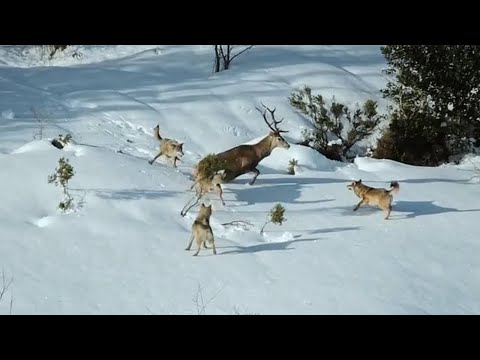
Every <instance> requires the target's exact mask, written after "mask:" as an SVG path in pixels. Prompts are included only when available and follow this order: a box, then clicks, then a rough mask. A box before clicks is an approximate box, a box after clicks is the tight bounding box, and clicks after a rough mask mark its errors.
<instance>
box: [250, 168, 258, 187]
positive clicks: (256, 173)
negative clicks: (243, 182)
mask: <svg viewBox="0 0 480 360" xmlns="http://www.w3.org/2000/svg"><path fill="white" fill-rule="evenodd" d="M251 172H253V173H255V176H254V177H253V179H252V180H251V181H250V182H249V184H250V185H253V184H254V183H255V180H257V177H258V175H260V170H258V169H257V168H255V169H253V170H252V171H251Z"/></svg>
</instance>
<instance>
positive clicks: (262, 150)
mask: <svg viewBox="0 0 480 360" xmlns="http://www.w3.org/2000/svg"><path fill="white" fill-rule="evenodd" d="M272 150H273V148H272V138H271V137H270V136H266V137H265V138H263V139H262V140H260V142H258V143H257V145H256V146H255V152H256V153H257V156H258V158H259V160H262V159H264V158H266V157H267V156H269V155H270V154H271V153H272Z"/></svg>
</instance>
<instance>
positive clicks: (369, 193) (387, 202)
mask: <svg viewBox="0 0 480 360" xmlns="http://www.w3.org/2000/svg"><path fill="white" fill-rule="evenodd" d="M347 187H348V189H349V190H353V192H354V193H355V195H357V196H358V197H359V198H360V199H361V200H360V202H359V203H358V204H357V206H355V208H354V209H353V211H357V210H358V209H359V208H360V206H362V205H376V206H378V207H379V208H380V209H382V210H383V211H384V213H385V220H387V219H388V217H389V216H390V212H391V211H392V201H393V196H392V194H394V193H397V192H398V191H399V189H400V185H399V184H398V182H396V181H393V182H392V183H390V190H387V189H381V188H372V187H370V186H367V185H363V184H362V180H361V179H360V180H359V181H353V182H352V183H351V184H350V185H348V186H347Z"/></svg>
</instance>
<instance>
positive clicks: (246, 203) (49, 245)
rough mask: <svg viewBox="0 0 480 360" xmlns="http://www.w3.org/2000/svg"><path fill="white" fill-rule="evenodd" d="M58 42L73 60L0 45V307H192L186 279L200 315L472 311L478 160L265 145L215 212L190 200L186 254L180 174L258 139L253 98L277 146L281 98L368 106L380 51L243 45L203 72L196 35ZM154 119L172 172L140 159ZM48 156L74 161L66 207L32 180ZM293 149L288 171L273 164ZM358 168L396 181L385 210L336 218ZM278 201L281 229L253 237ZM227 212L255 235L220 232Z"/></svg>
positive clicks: (174, 310)
mask: <svg viewBox="0 0 480 360" xmlns="http://www.w3.org/2000/svg"><path fill="white" fill-rule="evenodd" d="M74 50H75V51H80V52H81V53H82V54H83V56H82V57H81V58H80V59H73V58H71V56H70V57H69V56H66V55H61V56H59V58H58V59H54V60H52V61H48V62H45V61H44V60H41V59H39V57H38V56H36V55H35V53H34V50H32V49H24V48H21V47H19V46H18V47H11V46H2V47H0V90H1V92H2V96H0V168H1V169H2V173H1V177H0V179H1V184H2V186H1V187H0V198H1V199H2V201H1V202H0V267H2V268H3V269H4V272H5V274H6V277H7V278H11V277H13V280H14V281H13V283H12V285H11V286H10V287H9V289H8V290H7V291H6V293H5V294H4V297H3V299H2V301H1V302H0V313H2V314H3V313H9V306H10V299H11V298H12V297H13V301H12V304H13V306H12V313H13V314H149V313H155V314H197V313H198V312H202V313H203V311H200V307H201V305H199V303H201V300H198V299H199V298H200V297H197V295H198V293H199V290H198V287H199V286H200V287H202V289H203V290H202V291H201V294H202V295H203V298H204V302H208V300H210V299H211V301H210V302H209V303H208V305H207V306H206V308H205V309H204V312H205V313H207V314H233V313H235V312H240V313H256V314H447V313H459V314H471V313H479V310H480V305H479V304H480V302H479V300H480V281H479V280H480V266H479V265H480V261H479V258H478V255H477V254H478V253H479V250H480V249H479V244H480V237H479V231H478V225H477V223H476V222H478V218H479V211H480V203H479V201H478V199H479V195H480V185H479V184H478V177H477V178H472V176H473V173H472V172H471V171H469V170H470V169H471V168H472V166H473V165H472V164H474V163H476V164H477V166H480V161H479V159H478V158H476V157H471V159H469V160H465V161H464V162H463V163H462V164H461V165H459V166H453V165H448V166H442V167H438V168H421V167H413V166H408V165H404V164H400V163H396V162H393V161H389V160H375V159H369V158H357V159H356V160H355V163H353V164H342V163H338V162H333V161H329V160H327V159H325V158H324V157H323V156H321V155H319V154H318V153H316V152H314V151H313V150H310V149H307V148H305V147H301V146H298V145H292V146H291V148H290V149H289V150H280V149H277V150H274V152H273V153H272V155H271V156H270V157H268V158H267V159H265V160H264V161H263V162H262V163H261V166H260V167H259V169H260V171H261V174H260V176H259V177H258V179H257V182H256V183H255V185H253V186H249V185H248V184H247V182H248V181H249V180H250V179H251V177H252V176H253V175H252V174H248V175H245V176H242V177H240V178H238V179H237V180H236V181H234V182H233V183H230V184H226V185H224V189H225V190H224V191H225V193H224V198H225V200H226V206H225V207H223V206H222V205H221V203H220V201H219V200H218V198H217V197H216V195H211V196H209V197H208V198H207V199H206V203H212V204H213V207H214V213H213V216H212V226H213V230H214V233H215V236H216V244H217V250H218V255H217V256H212V252H211V249H208V250H202V251H201V252H200V256H198V257H197V258H195V257H193V256H191V255H192V254H193V250H192V251H190V252H187V251H185V250H184V248H185V246H186V245H187V242H188V239H189V236H190V228H191V225H192V222H193V220H194V218H195V216H196V209H193V210H192V211H190V213H189V214H188V215H187V216H186V217H185V218H182V217H181V216H180V210H181V208H182V207H183V205H184V204H185V203H186V202H187V201H188V200H189V199H190V198H191V196H192V193H190V192H188V191H187V190H188V189H189V188H190V186H191V184H192V182H191V180H190V173H191V170H192V166H193V165H194V164H195V163H196V162H197V161H198V160H199V159H200V158H201V157H202V156H205V155H206V154H208V153H212V152H218V151H222V150H225V149H227V148H230V147H233V146H235V145H238V144H241V143H252V142H254V141H257V140H259V139H261V138H262V137H263V136H265V135H266V132H267V128H266V126H265V124H264V123H263V120H262V119H261V117H260V116H259V114H258V112H256V110H255V106H258V104H259V103H260V102H264V103H265V104H267V105H269V106H271V107H277V113H278V114H279V116H282V117H283V116H285V118H286V119H285V121H284V124H282V125H283V127H284V128H285V129H287V130H289V131H290V132H289V133H288V134H286V138H287V140H289V141H291V142H292V143H293V142H295V141H297V140H300V138H301V130H302V127H303V126H305V125H306V124H307V121H306V120H305V119H303V118H302V117H301V116H300V115H299V114H298V113H297V112H295V111H293V110H292V108H291V107H290V106H289V104H288V101H287V97H288V95H289V94H290V93H291V92H292V91H293V90H294V89H295V88H297V87H300V86H303V85H304V84H308V85H310V86H311V87H312V88H313V90H314V91H315V92H319V93H321V94H322V95H324V96H325V97H327V98H330V97H331V96H332V95H335V97H336V98H337V99H338V100H341V101H343V102H345V103H346V104H348V105H353V104H354V103H356V102H362V101H364V100H366V99H368V98H373V99H375V100H378V101H379V103H380V107H381V108H382V109H384V108H385V105H386V104H385V102H384V101H383V100H382V98H381V94H380V93H379V89H381V88H382V87H383V86H384V84H385V79H384V78H383V76H382V74H381V70H382V69H383V68H384V66H385V64H384V60H383V58H382V55H381V53H380V50H379V46H258V47H254V48H253V49H252V50H251V51H249V52H248V53H245V54H244V55H242V56H241V57H239V58H238V59H236V61H235V62H234V65H233V67H232V69H231V70H229V71H226V72H222V73H219V74H212V72H211V70H212V49H211V46H208V45H205V46H183V45H178V46H166V45H150V46H138V47H136V46H111V47H108V46H78V47H75V49H74ZM71 51H73V50H71ZM2 64H4V65H2ZM32 107H33V108H34V109H35V111H36V112H37V114H40V115H39V116H43V117H44V118H45V126H44V129H43V139H39V138H38V136H37V138H36V139H33V137H34V135H35V134H37V133H38V129H39V127H38V123H37V121H36V120H35V118H34V116H33V115H32V110H31V108H32ZM157 124H159V125H160V131H161V133H162V134H163V135H164V136H166V137H170V138H176V139H178V140H179V141H182V142H185V145H184V149H185V150H186V155H185V157H184V158H183V160H184V161H183V162H182V163H180V166H179V169H178V170H175V169H172V168H171V167H170V166H169V165H168V163H167V162H165V161H164V160H158V161H157V162H156V163H155V164H154V165H152V166H151V165H149V164H148V160H150V159H151V158H152V157H153V156H154V155H155V154H156V151H158V143H157V142H155V140H154V139H153V136H152V129H153V127H154V126H156V125H157ZM67 132H68V133H71V134H72V136H73V139H74V143H73V144H71V145H69V146H67V147H66V148H65V149H64V150H62V151H60V150H57V149H56V148H54V147H53V146H51V145H50V144H49V143H48V140H49V139H51V138H53V137H55V136H57V135H58V134H66V133H67ZM372 141H373V140H372ZM61 156H65V157H67V158H68V159H69V160H70V162H71V163H72V165H73V166H74V168H75V171H76V174H75V176H74V178H73V179H72V181H71V184H70V187H71V188H72V193H73V194H75V199H76V200H77V203H79V207H78V209H77V210H76V211H75V212H74V213H70V214H60V213H59V212H58V211H57V210H56V205H57V203H58V202H59V201H60V199H61V196H60V195H61V191H60V189H59V188H56V187H55V186H54V185H52V184H48V183H47V177H48V175H49V174H51V173H52V172H53V171H54V169H55V167H56V166H57V161H58V159H59V158H60V157H61ZM291 158H296V159H297V160H299V165H300V166H299V170H298V172H297V174H296V175H295V176H291V175H288V174H287V173H286V170H287V166H288V161H289V160H290V159H291ZM359 178H361V179H362V180H363V182H364V183H366V184H368V185H372V186H376V187H377V186H378V187H388V185H389V183H390V181H392V180H397V181H399V183H400V192H399V194H397V195H396V196H395V202H394V209H393V212H392V217H391V220H388V221H385V220H383V214H382V212H381V211H380V210H378V209H375V208H369V207H365V208H361V209H360V210H358V211H357V212H355V213H354V212H353V211H352V209H353V207H354V206H355V205H356V203H357V202H358V199H357V198H356V197H355V196H354V194H353V193H352V192H351V191H349V190H348V189H347V185H348V183H349V182H350V181H352V180H353V179H359ZM278 202H280V203H282V204H283V205H284V206H285V208H286V218H287V222H286V223H285V224H284V225H282V226H275V225H273V224H269V225H268V226H267V228H266V232H265V234H263V235H261V234H260V233H259V231H260V228H261V227H262V225H263V223H264V222H265V219H266V216H267V213H268V211H269V210H270V209H271V208H272V207H273V205H274V204H275V203H278ZM236 220H239V221H247V222H250V223H251V224H253V227H250V228H248V229H242V228H240V227H225V226H222V225H221V224H223V223H227V222H231V221H236ZM0 286H1V283H0ZM0 290H1V289H0ZM196 297H197V300H195V298H196Z"/></svg>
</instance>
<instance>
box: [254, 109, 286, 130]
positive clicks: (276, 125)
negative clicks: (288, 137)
mask: <svg viewBox="0 0 480 360" xmlns="http://www.w3.org/2000/svg"><path fill="white" fill-rule="evenodd" d="M261 104H262V106H263V107H264V108H265V111H262V110H260V109H259V108H258V107H256V109H257V110H258V112H259V113H260V114H262V117H263V120H264V121H265V123H266V124H267V126H268V127H269V128H270V130H272V131H273V132H277V133H287V132H288V131H285V130H280V129H279V128H278V124H280V123H281V122H282V121H283V120H284V119H285V118H282V119H281V120H278V121H277V120H275V110H277V108H275V109H273V110H271V109H269V108H268V107H267V106H265V105H264V104H263V103H261ZM267 111H268V112H269V113H270V116H271V118H272V120H273V123H269V122H268V120H267ZM272 125H273V127H272Z"/></svg>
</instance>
